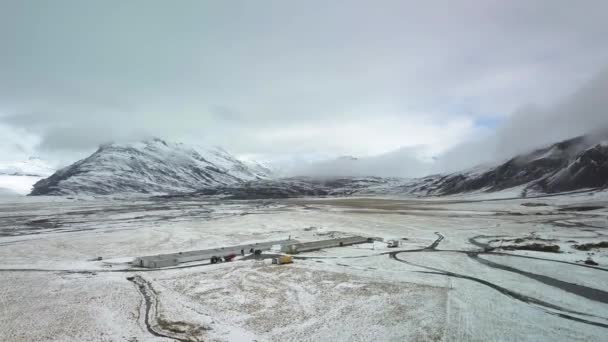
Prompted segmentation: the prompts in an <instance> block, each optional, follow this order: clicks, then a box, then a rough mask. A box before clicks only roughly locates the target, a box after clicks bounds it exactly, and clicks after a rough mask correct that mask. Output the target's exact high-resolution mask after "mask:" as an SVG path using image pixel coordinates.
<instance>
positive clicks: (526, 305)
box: [0, 192, 608, 341]
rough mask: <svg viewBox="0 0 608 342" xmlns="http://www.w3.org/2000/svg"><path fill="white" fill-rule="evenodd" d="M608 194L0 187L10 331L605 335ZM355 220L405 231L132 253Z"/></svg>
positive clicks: (0, 329) (488, 337)
mask: <svg viewBox="0 0 608 342" xmlns="http://www.w3.org/2000/svg"><path fill="white" fill-rule="evenodd" d="M607 200H608V195H607V193H606V192H588V193H578V194H571V195H563V196H551V197H540V198H534V199H507V200H504V199H502V200H501V199H492V198H487V197H483V196H478V197H473V196H469V197H452V198H436V199H407V198H403V199H399V198H326V199H312V198H311V199H289V200H257V201H230V200H216V199H182V200H180V199H155V198H98V199H90V198H89V199H78V198H44V197H29V198H17V199H15V198H7V199H2V200H0V341H526V340H527V341H604V340H605V338H606V336H607V334H608V248H606V246H608V209H607V208H606V207H607V206H608V201H607ZM346 235H363V236H369V237H377V238H382V239H384V240H389V239H394V240H398V241H399V247H396V248H387V245H386V243H384V242H380V241H376V242H374V243H367V244H361V245H355V246H348V247H340V248H331V249H324V250H320V251H315V252H309V253H303V254H298V255H296V256H295V260H294V263H293V264H289V265H280V266H277V265H272V264H271V261H270V260H269V259H258V260H255V259H252V258H244V259H240V260H235V261H232V262H225V263H219V264H209V263H208V261H200V262H193V263H190V264H182V265H179V266H177V267H170V268H166V269H136V268H133V267H132V266H131V265H130V264H129V262H130V261H132V260H133V258H134V257H138V256H146V255H155V254H161V253H174V252H179V251H189V250H198V249H206V248H215V247H222V246H231V245H239V244H244V243H250V242H261V241H272V240H282V239H288V238H291V239H296V240H298V241H309V240H319V239H324V238H331V237H340V236H346ZM602 242H606V246H604V245H602V244H601V243H602ZM602 246H604V247H602Z"/></svg>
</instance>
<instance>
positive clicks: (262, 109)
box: [0, 0, 608, 169]
mask: <svg viewBox="0 0 608 342" xmlns="http://www.w3.org/2000/svg"><path fill="white" fill-rule="evenodd" d="M607 12H608V3H607V2H605V1H593V0H591V1H586V2H584V3H577V4H572V2H570V1H562V0H557V1H535V2H530V1H523V0H516V1H508V2H507V1H498V0H491V1H472V0H471V1H461V2H459V3H458V5H454V4H452V3H450V4H447V3H446V2H445V1H426V2H424V3H422V2H420V1H379V2H369V1H331V2H327V1H295V2H294V1H290V2H285V1H262V2H257V1H256V2H253V1H221V2H204V1H186V0H184V1H179V2H166V1H148V0H145V1H144V0H137V1H127V2H125V1H99V2H84V1H77V0H74V1H67V0H59V1H53V2H36V3H34V2H26V1H5V2H2V3H1V4H0V41H2V42H3V45H2V49H3V51H2V53H1V54H0V75H1V76H0V124H3V125H8V126H10V127H13V128H14V129H16V130H17V129H19V130H25V131H28V132H30V133H32V134H36V135H38V136H39V137H40V141H39V144H38V146H39V147H38V149H39V150H41V151H52V152H54V153H58V154H60V153H62V151H63V152H65V153H68V152H69V153H72V152H74V153H76V152H78V151H80V152H79V153H86V152H88V151H91V150H92V149H94V148H95V146H96V145H97V144H100V143H103V142H106V141H112V140H114V141H123V140H136V139H139V138H141V137H145V136H150V135H155V136H161V137H163V138H166V139H169V140H178V141H184V142H192V143H205V144H219V145H223V146H225V147H226V148H227V149H229V150H231V151H233V152H236V153H256V154H266V155H273V154H279V153H282V154H285V153H290V152H291V151H295V150H297V151H301V150H303V149H306V150H309V151H320V152H323V153H329V154H343V153H352V154H355V155H369V154H373V153H379V152H378V151H380V152H387V151H390V150H394V149H396V148H398V147H399V146H396V143H395V142H396V141H400V139H401V140H402V141H404V143H403V146H405V147H408V146H415V145H420V144H430V145H435V146H434V148H435V149H439V147H441V148H443V146H444V145H446V144H454V143H457V140H458V139H455V138H453V137H452V136H457V137H461V136H464V135H466V134H469V135H476V134H479V130H477V129H475V128H471V127H465V126H466V125H455V124H454V121H458V120H462V119H463V118H464V119H468V120H471V121H474V119H475V118H477V117H485V116H499V117H507V116H510V113H512V112H513V111H514V110H515V109H516V108H517V107H519V106H520V105H521V104H522V103H528V102H529V103H538V104H539V106H540V107H541V108H545V106H546V105H547V104H549V103H554V102H555V101H556V99H558V98H560V97H562V96H564V95H565V94H567V92H569V91H571V90H572V89H574V88H576V87H577V86H578V85H580V84H582V82H583V80H584V79H585V78H587V77H589V76H590V75H591V74H593V73H594V72H596V70H597V69H598V68H599V67H600V66H603V65H604V64H605V63H606V61H608V40H607V39H608V38H607V37H608V25H606V23H605V18H604V13H607ZM516 117H517V115H513V119H510V118H507V122H510V120H519V119H517V118H516ZM396 118H397V119H396ZM369 122H374V123H382V122H385V123H386V124H385V125H384V126H383V125H382V124H374V125H368V123H369ZM420 122H424V125H426V126H430V127H434V128H433V129H428V130H426V131H425V132H428V133H427V135H426V136H423V135H416V134H417V133H418V132H417V131H419V127H420V125H421V124H420ZM514 122H515V121H514ZM340 123H341V124H340ZM412 123H416V124H412ZM517 125H519V124H517ZM366 126H369V127H370V128H367V130H366ZM426 126H425V127H426ZM327 127H331V129H328V128H327ZM362 127H363V128H362ZM372 127H373V128H372ZM384 128H386V130H385V129H384ZM442 129H443V130H458V129H460V130H461V133H462V134H461V133H458V132H456V133H458V134H456V133H453V132H451V133H450V134H446V135H448V136H449V139H448V138H443V137H442V136H440V137H439V138H437V136H436V133H435V132H441V131H442ZM505 129H506V128H505ZM581 129H582V128H581ZM281 132H284V133H285V134H279V133H281ZM307 132H310V133H311V134H307ZM315 132H323V134H315ZM334 132H335V133H334ZM459 132H460V131H459ZM291 133H293V134H291ZM497 134H500V133H497ZM505 134H506V133H505ZM415 135H416V139H407V138H408V137H411V136H415ZM311 137H312V138H311ZM508 138H509V135H508V134H506V135H505V139H508ZM459 139H460V138H459ZM541 140H542V139H541ZM379 141H380V142H379ZM530 143H532V142H530ZM497 144H498V143H497ZM503 145H504V144H503ZM497 148H498V147H497ZM412 163H413V161H412ZM412 165H413V164H412ZM411 169H414V167H413V166H412V168H411Z"/></svg>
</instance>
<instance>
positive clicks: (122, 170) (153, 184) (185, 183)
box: [31, 139, 269, 195]
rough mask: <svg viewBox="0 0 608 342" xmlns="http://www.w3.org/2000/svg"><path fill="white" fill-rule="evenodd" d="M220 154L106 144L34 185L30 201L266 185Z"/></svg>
mask: <svg viewBox="0 0 608 342" xmlns="http://www.w3.org/2000/svg"><path fill="white" fill-rule="evenodd" d="M268 176H269V170H267V169H265V168H263V167H262V166H257V167H250V166H248V165H246V164H245V163H243V162H241V161H239V160H238V159H237V158H235V157H234V156H232V155H231V154H230V153H228V152H226V151H224V150H223V149H221V148H210V149H198V150H195V149H194V148H191V147H188V146H186V145H183V144H176V143H169V142H165V141H163V140H161V139H151V140H147V141H144V142H139V143H133V144H106V145H102V146H101V147H99V149H98V150H97V151H96V152H95V153H93V154H92V155H91V156H89V157H87V158H85V159H83V160H80V161H78V162H76V163H74V164H72V165H70V166H68V167H66V168H63V169H61V170H59V171H57V172H55V173H54V174H53V175H51V176H50V177H48V178H46V179H42V180H40V181H38V182H37V183H36V184H34V188H33V190H32V192H31V195H73V194H87V195H108V194H119V193H145V194H148V193H176V192H191V191H195V190H198V189H200V188H203V187H209V186H217V185H234V184H239V183H243V182H246V181H252V180H258V179H265V178H267V177H268Z"/></svg>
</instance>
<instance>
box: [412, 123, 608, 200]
mask: <svg viewBox="0 0 608 342" xmlns="http://www.w3.org/2000/svg"><path fill="white" fill-rule="evenodd" d="M607 141H608V140H606V137H605V136H604V137H602V136H595V135H594V136H580V137H576V138H572V139H568V140H564V141H561V142H558V143H555V144H552V145H549V146H546V147H544V148H540V149H537V150H535V151H532V152H530V153H526V154H521V155H518V156H515V157H513V158H511V159H509V160H508V161H506V162H504V163H502V164H499V165H496V166H491V167H477V168H474V169H471V170H467V171H463V172H456V173H451V174H447V175H432V176H428V177H424V178H421V179H419V180H418V181H416V182H413V183H412V184H411V188H410V190H409V191H410V192H413V193H417V194H422V195H451V194H458V193H466V192H471V191H484V192H494V191H500V190H505V189H509V188H514V187H522V195H526V194H528V192H537V193H555V192H562V191H571V190H578V189H585V188H598V187H606V186H608V142H607Z"/></svg>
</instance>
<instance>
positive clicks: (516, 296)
mask: <svg viewBox="0 0 608 342" xmlns="http://www.w3.org/2000/svg"><path fill="white" fill-rule="evenodd" d="M399 253H401V252H399V251H396V252H391V253H390V254H389V256H390V258H392V259H394V260H396V261H399V262H402V263H404V264H408V265H411V266H415V267H420V268H424V269H427V270H429V271H414V272H417V273H425V274H437V275H444V276H448V277H454V278H461V279H467V280H470V281H474V282H476V283H479V284H482V285H485V286H487V287H490V288H492V289H494V290H496V291H498V292H500V293H502V294H504V295H506V296H508V297H511V298H513V299H516V300H518V301H521V302H524V303H526V304H531V305H536V306H537V307H539V308H541V309H542V310H543V311H545V312H546V313H548V314H551V315H554V316H559V317H562V318H565V319H569V320H572V321H577V322H580V323H585V324H590V325H594V326H598V327H602V328H607V329H608V324H604V323H600V322H595V321H591V320H587V319H583V318H579V317H575V316H571V315H569V314H575V315H581V316H588V317H594V318H601V319H605V318H603V317H599V316H594V315H591V314H587V313H584V312H580V311H575V310H570V309H567V308H564V307H561V306H559V305H555V304H551V303H549V302H545V301H543V300H540V299H537V298H533V297H529V296H526V295H523V294H521V293H518V292H515V291H512V290H509V289H507V288H504V287H502V286H499V285H496V284H494V283H491V282H489V281H487V280H483V279H480V278H475V277H471V276H467V275H464V274H458V273H454V272H450V271H445V270H442V269H439V268H434V267H429V266H423V265H419V264H415V263H412V262H409V261H407V260H404V259H400V258H399V257H398V256H397V254H399ZM551 310H557V311H562V312H567V313H569V314H565V313H560V312H554V311H551Z"/></svg>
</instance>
